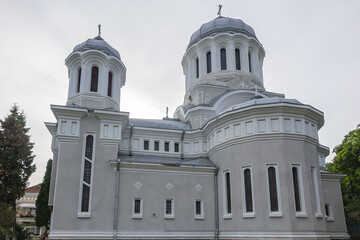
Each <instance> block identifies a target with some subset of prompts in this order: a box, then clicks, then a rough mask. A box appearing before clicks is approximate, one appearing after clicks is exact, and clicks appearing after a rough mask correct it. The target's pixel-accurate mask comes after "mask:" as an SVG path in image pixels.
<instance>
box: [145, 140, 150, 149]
mask: <svg viewBox="0 0 360 240" xmlns="http://www.w3.org/2000/svg"><path fill="white" fill-rule="evenodd" d="M144 150H149V140H144Z"/></svg>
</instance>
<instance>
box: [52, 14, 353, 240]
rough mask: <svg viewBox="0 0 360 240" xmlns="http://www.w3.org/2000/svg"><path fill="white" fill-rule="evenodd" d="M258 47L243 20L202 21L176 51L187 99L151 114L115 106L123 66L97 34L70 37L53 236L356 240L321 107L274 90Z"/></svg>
mask: <svg viewBox="0 0 360 240" xmlns="http://www.w3.org/2000/svg"><path fill="white" fill-rule="evenodd" d="M264 57H265V50H264V48H263V46H262V44H261V43H260V41H259V39H258V38H257V37H256V34H255V31H254V30H253V28H251V27H250V26H249V25H247V24H246V23H244V22H243V21H242V20H240V19H234V18H229V17H222V16H219V17H217V18H215V19H214V20H212V21H210V22H207V23H204V24H203V25H202V26H201V27H200V28H199V29H198V30H196V31H195V32H194V33H193V34H192V36H191V38H190V41H189V44H188V46H187V48H186V50H185V54H184V56H183V58H182V62H181V63H182V66H183V71H184V75H185V96H184V102H183V105H181V106H179V107H178V108H177V109H176V111H175V113H174V115H173V117H172V118H169V117H166V118H163V119H159V120H150V119H134V118H130V113H129V112H124V111H121V110H120V109H121V108H120V89H121V87H122V86H123V85H124V84H125V81H126V67H125V65H124V63H123V62H122V60H121V58H120V54H119V52H118V51H117V50H116V49H114V48H113V47H111V46H110V45H109V44H108V43H107V42H106V41H105V40H104V39H103V38H102V37H101V36H100V32H99V35H98V36H96V37H95V38H93V39H88V40H86V41H85V42H83V43H81V44H79V45H77V46H75V48H74V49H73V51H72V52H71V53H70V55H69V56H68V57H67V58H66V60H65V63H66V66H67V68H68V73H69V90H68V99H67V102H66V104H65V105H51V110H52V112H53V113H54V115H55V118H56V122H55V123H46V127H47V128H48V130H49V132H50V133H51V134H52V146H51V147H52V151H53V154H54V156H53V160H54V162H53V168H52V176H51V188H50V195H49V206H50V208H51V211H52V216H51V225H50V235H49V238H50V239H324V240H325V239H326V240H330V239H348V235H347V233H346V226H345V216H344V210H343V204H342V197H341V189H340V179H341V178H342V177H343V175H338V174H333V173H330V172H327V171H326V168H325V158H326V156H327V155H328V154H329V148H328V147H326V146H323V145H321V144H320V143H319V139H318V130H319V129H320V128H321V127H322V126H323V124H324V116H323V113H322V112H321V111H320V110H318V109H316V108H314V107H312V106H310V105H306V104H302V103H301V102H299V101H297V100H295V99H287V98H285V96H284V94H280V93H274V92H270V91H267V90H266V89H265V87H264V79H263V71H262V65H263V59H264ZM125 62H126V61H125ZM130 71H131V70H130Z"/></svg>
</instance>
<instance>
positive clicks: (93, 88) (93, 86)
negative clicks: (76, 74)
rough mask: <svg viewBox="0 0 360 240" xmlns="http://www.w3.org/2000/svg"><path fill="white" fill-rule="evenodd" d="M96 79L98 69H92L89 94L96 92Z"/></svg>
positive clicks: (97, 77)
mask: <svg viewBox="0 0 360 240" xmlns="http://www.w3.org/2000/svg"><path fill="white" fill-rule="evenodd" d="M98 79H99V68H98V67H93V68H92V69H91V85H90V91H91V92H97V90H98Z"/></svg>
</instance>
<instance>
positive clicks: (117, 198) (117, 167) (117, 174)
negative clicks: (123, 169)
mask: <svg viewBox="0 0 360 240" xmlns="http://www.w3.org/2000/svg"><path fill="white" fill-rule="evenodd" d="M119 183H120V159H119V158H118V159H117V164H116V188H115V207H114V233H113V239H114V240H116V239H117V225H118V209H119Z"/></svg>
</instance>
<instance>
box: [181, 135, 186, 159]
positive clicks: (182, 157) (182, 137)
mask: <svg viewBox="0 0 360 240" xmlns="http://www.w3.org/2000/svg"><path fill="white" fill-rule="evenodd" d="M184 136H185V128H184V129H183V132H182V135H181V159H184Z"/></svg>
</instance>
